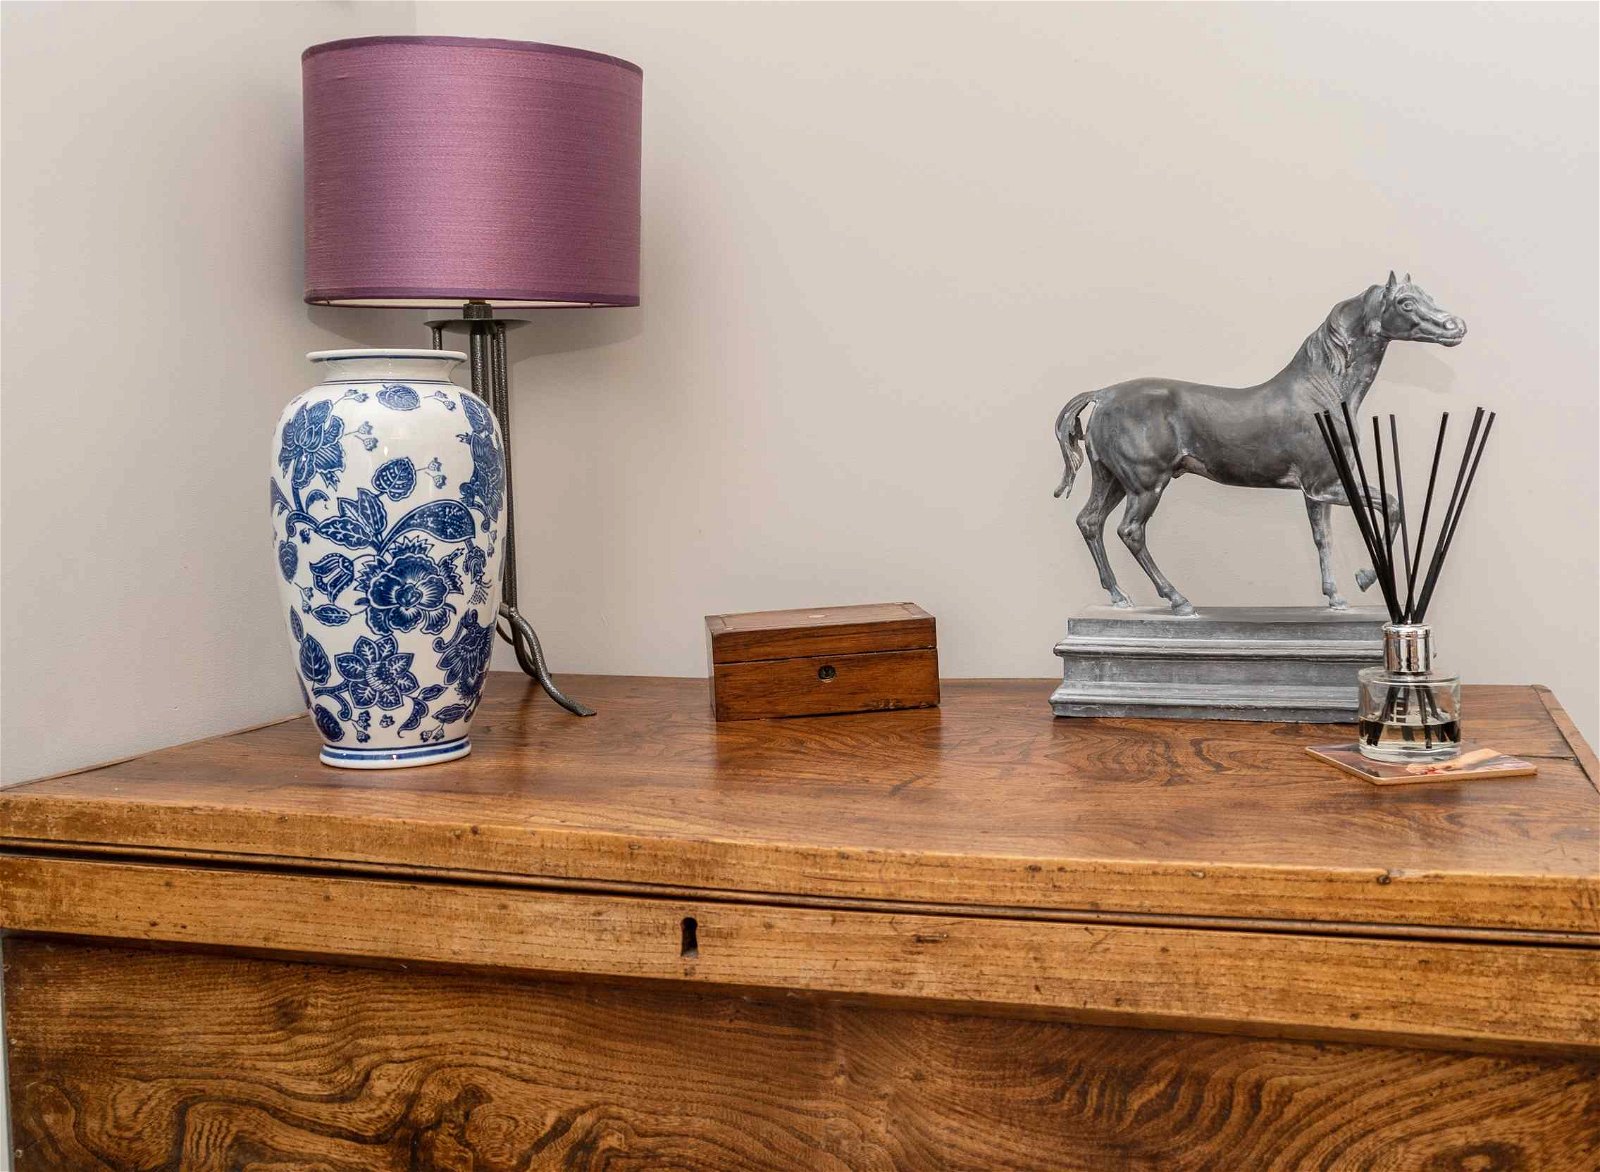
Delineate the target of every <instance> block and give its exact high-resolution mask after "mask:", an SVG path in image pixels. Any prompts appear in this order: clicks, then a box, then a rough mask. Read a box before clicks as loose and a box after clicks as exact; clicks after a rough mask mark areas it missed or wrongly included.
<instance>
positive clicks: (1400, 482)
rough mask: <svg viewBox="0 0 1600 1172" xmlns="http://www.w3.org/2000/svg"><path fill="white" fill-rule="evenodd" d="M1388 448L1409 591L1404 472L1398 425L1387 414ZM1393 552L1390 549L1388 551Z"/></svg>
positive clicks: (1401, 557) (1397, 581)
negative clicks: (1392, 470)
mask: <svg viewBox="0 0 1600 1172" xmlns="http://www.w3.org/2000/svg"><path fill="white" fill-rule="evenodd" d="M1389 449H1390V454H1391V455H1392V456H1393V457H1394V495H1395V497H1396V499H1398V500H1399V502H1400V564H1401V565H1402V566H1404V567H1405V568H1406V593H1407V594H1408V595H1409V594H1410V593H1411V574H1410V570H1411V537H1410V535H1409V534H1408V533H1407V532H1406V481H1405V473H1404V472H1403V471H1402V470H1401V466H1400V425H1399V424H1398V423H1396V422H1395V421H1394V416H1393V415H1392V414H1391V415H1390V416H1389ZM1390 552H1391V553H1392V552H1393V551H1392V550H1391V551H1390ZM1394 592H1395V594H1396V595H1399V593H1400V582H1399V579H1396V580H1395V584H1394Z"/></svg>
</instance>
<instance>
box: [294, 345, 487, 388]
mask: <svg viewBox="0 0 1600 1172" xmlns="http://www.w3.org/2000/svg"><path fill="white" fill-rule="evenodd" d="M306 358H307V359H309V360H310V361H311V362H312V363H314V364H315V365H316V367H317V373H318V375H319V377H320V380H321V381H322V382H323V383H362V382H386V383H387V382H435V383H443V382H450V381H451V379H450V375H451V373H452V372H453V371H454V370H455V368H456V367H457V366H459V365H461V363H463V362H465V361H466V360H467V356H466V355H465V354H463V353H461V352H460V351H459V350H396V349H389V350H315V351H312V352H311V353H310V354H307V355H306Z"/></svg>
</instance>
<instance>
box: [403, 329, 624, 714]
mask: <svg viewBox="0 0 1600 1172" xmlns="http://www.w3.org/2000/svg"><path fill="white" fill-rule="evenodd" d="M491 312H492V311H491V310H490V308H489V307H488V306H487V305H481V306H480V305H468V306H467V307H466V311H465V317H466V321H467V325H468V333H469V348H468V357H469V358H470V359H471V367H472V390H473V393H474V394H476V395H477V396H478V397H479V398H481V399H483V400H485V401H486V402H487V403H488V404H489V409H490V410H491V411H493V412H494V417H495V419H496V420H497V421H498V422H499V424H500V436H501V442H502V443H503V444H504V445H505V478H506V494H505V496H506V503H505V509H506V527H505V532H504V534H503V535H502V537H501V541H503V542H504V544H505V558H504V566H505V569H504V571H503V573H504V577H503V580H502V587H501V591H500V618H501V619H504V620H505V626H501V625H500V624H499V623H498V622H497V623H496V624H495V630H496V631H497V632H499V634H500V637H501V638H502V639H504V640H505V641H506V642H508V643H510V644H511V649H512V651H513V652H514V653H515V654H516V657H517V664H518V666H520V667H521V668H522V670H523V671H524V672H526V673H527V674H528V675H529V676H531V677H532V678H533V679H535V680H537V681H538V683H539V686H540V687H541V688H543V689H544V691H545V695H547V696H549V697H550V699H552V700H554V701H555V702H556V703H557V704H559V705H561V707H563V708H565V709H566V710H567V711H568V712H570V713H572V714H573V715H574V716H593V715H594V709H593V708H590V707H589V706H588V705H586V704H582V703H579V702H578V701H577V700H574V699H572V698H571V697H570V696H568V695H566V694H565V693H564V692H562V691H561V689H560V688H558V687H556V684H555V681H554V680H552V679H551V678H550V668H549V666H548V665H547V664H546V663H545V658H544V648H543V647H541V646H540V645H539V636H538V635H537V634H536V633H535V632H534V629H533V626H532V624H531V623H529V622H528V620H527V619H525V618H523V617H522V613H521V612H520V611H519V610H518V609H517V537H516V534H517V525H516V513H515V508H514V505H513V500H514V497H513V496H512V492H511V393H510V374H509V364H508V363H507V361H506V324H505V322H500V321H495V320H494V319H493V318H492V317H490V316H489V315H490V313H491ZM433 348H434V349H435V350H442V349H443V348H444V330H443V328H442V327H440V326H434V327H433Z"/></svg>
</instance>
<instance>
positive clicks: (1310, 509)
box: [1305, 484, 1400, 610]
mask: <svg viewBox="0 0 1600 1172" xmlns="http://www.w3.org/2000/svg"><path fill="white" fill-rule="evenodd" d="M1305 492H1306V512H1307V513H1308V514H1310V516H1311V535H1312V537H1314V538H1316V542H1317V559H1318V561H1320V562H1321V564H1322V592H1323V593H1324V594H1327V595H1328V605H1329V606H1331V607H1333V608H1334V609H1335V610H1342V609H1344V605H1345V604H1344V600H1343V599H1339V600H1338V601H1337V602H1336V601H1335V599H1336V598H1338V592H1337V591H1335V592H1334V593H1333V594H1328V586H1329V584H1330V583H1331V581H1332V577H1331V571H1330V569H1329V566H1328V557H1329V554H1330V553H1331V551H1332V546H1331V545H1329V544H1328V540H1327V536H1326V534H1327V524H1328V519H1329V517H1328V510H1329V507H1330V506H1332V505H1350V507H1351V508H1352V509H1354V508H1355V506H1354V505H1351V504H1350V498H1349V497H1348V496H1347V495H1346V494H1345V491H1344V488H1343V487H1342V486H1340V485H1337V484H1335V485H1330V486H1329V487H1327V488H1325V489H1315V490H1313V489H1307V490H1305ZM1366 499H1367V501H1368V502H1369V504H1371V505H1372V506H1374V507H1381V508H1382V509H1383V510H1384V512H1385V513H1387V514H1388V516H1389V527H1390V529H1391V531H1392V532H1394V533H1396V534H1398V533H1399V532H1400V530H1399V528H1398V526H1399V524H1400V501H1399V498H1397V497H1396V496H1395V495H1394V493H1390V494H1389V495H1388V496H1387V497H1380V496H1379V495H1378V490H1377V489H1375V488H1373V489H1369V490H1368V496H1367V498H1366ZM1319 505H1320V506H1321V508H1322V522H1321V523H1322V528H1323V535H1322V536H1318V533H1317V525H1318V522H1317V515H1316V509H1317V507H1318V506H1319ZM1366 516H1367V520H1368V522H1369V523H1370V522H1371V520H1372V512H1371V510H1370V509H1369V510H1368V511H1367V514H1366ZM1378 524H1379V525H1380V526H1381V525H1382V524H1383V522H1382V521H1379V522H1378ZM1377 580H1378V575H1377V572H1376V571H1374V570H1371V569H1369V568H1367V567H1366V566H1362V567H1361V568H1360V569H1359V570H1357V571H1356V586H1357V588H1358V589H1360V590H1361V591H1363V592H1365V591H1367V590H1370V589H1372V585H1373V583H1375V582H1376V581H1377Z"/></svg>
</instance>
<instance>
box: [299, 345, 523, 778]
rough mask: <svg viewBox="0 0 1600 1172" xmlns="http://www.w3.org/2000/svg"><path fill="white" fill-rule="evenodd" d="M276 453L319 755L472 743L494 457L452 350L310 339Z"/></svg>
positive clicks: (482, 659)
mask: <svg viewBox="0 0 1600 1172" xmlns="http://www.w3.org/2000/svg"><path fill="white" fill-rule="evenodd" d="M307 357H308V358H310V360H311V361H312V362H313V363H316V364H317V366H318V368H319V369H320V371H321V373H322V381H321V382H320V383H318V384H317V385H316V386H314V387H312V388H311V389H310V390H309V391H307V392H305V394H303V395H300V396H299V397H298V398H296V399H295V400H294V401H293V402H291V403H290V404H289V405H288V406H287V407H286V408H284V412H283V417H282V419H281V420H280V421H279V423H278V434H277V441H276V443H275V445H274V450H273V462H272V527H273V543H274V545H275V547H276V552H277V561H278V575H279V581H280V594H281V595H282V598H283V603H284V606H285V608H286V610H287V622H288V633H289V637H290V638H291V639H292V640H293V646H292V652H293V655H294V660H295V665H296V668H297V670H298V671H299V673H300V684H301V689H302V692H303V693H304V698H305V701H306V706H307V708H308V709H309V710H310V713H311V716H312V717H313V719H315V721H316V723H317V728H318V729H319V730H320V731H321V733H322V739H323V742H324V745H323V749H322V760H323V762H324V764H327V765H338V766H342V767H344V768H348V769H398V768H404V767H406V766H409V765H430V764H433V763H435V762H438V761H449V760H451V759H453V758H456V757H461V756H464V755H466V754H467V753H468V752H470V751H471V742H470V741H469V740H468V738H467V732H468V729H469V727H470V726H471V724H472V714H473V712H474V711H476V709H477V707H478V698H479V696H480V694H481V693H482V690H483V679H484V673H485V672H486V671H487V670H488V667H489V654H490V652H491V650H492V649H493V647H494V640H495V615H496V612H497V610H498V608H499V606H500V560H501V544H500V525H501V523H502V515H503V511H504V507H505V457H504V448H503V446H502V444H501V437H500V432H499V429H498V428H497V427H496V425H495V420H494V416H493V414H491V413H490V411H489V408H488V407H487V406H486V405H485V404H484V402H483V400H482V399H479V398H478V397H477V396H476V395H474V394H472V393H471V392H470V391H465V390H462V389H461V388H460V387H459V386H457V385H456V384H455V383H453V382H451V381H450V374H451V372H452V371H453V370H454V369H455V367H456V366H457V365H458V364H460V363H461V362H464V361H465V360H466V355H464V354H460V353H456V352H454V351H449V350H321V351H317V352H316V353H313V354H309V355H307Z"/></svg>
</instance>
